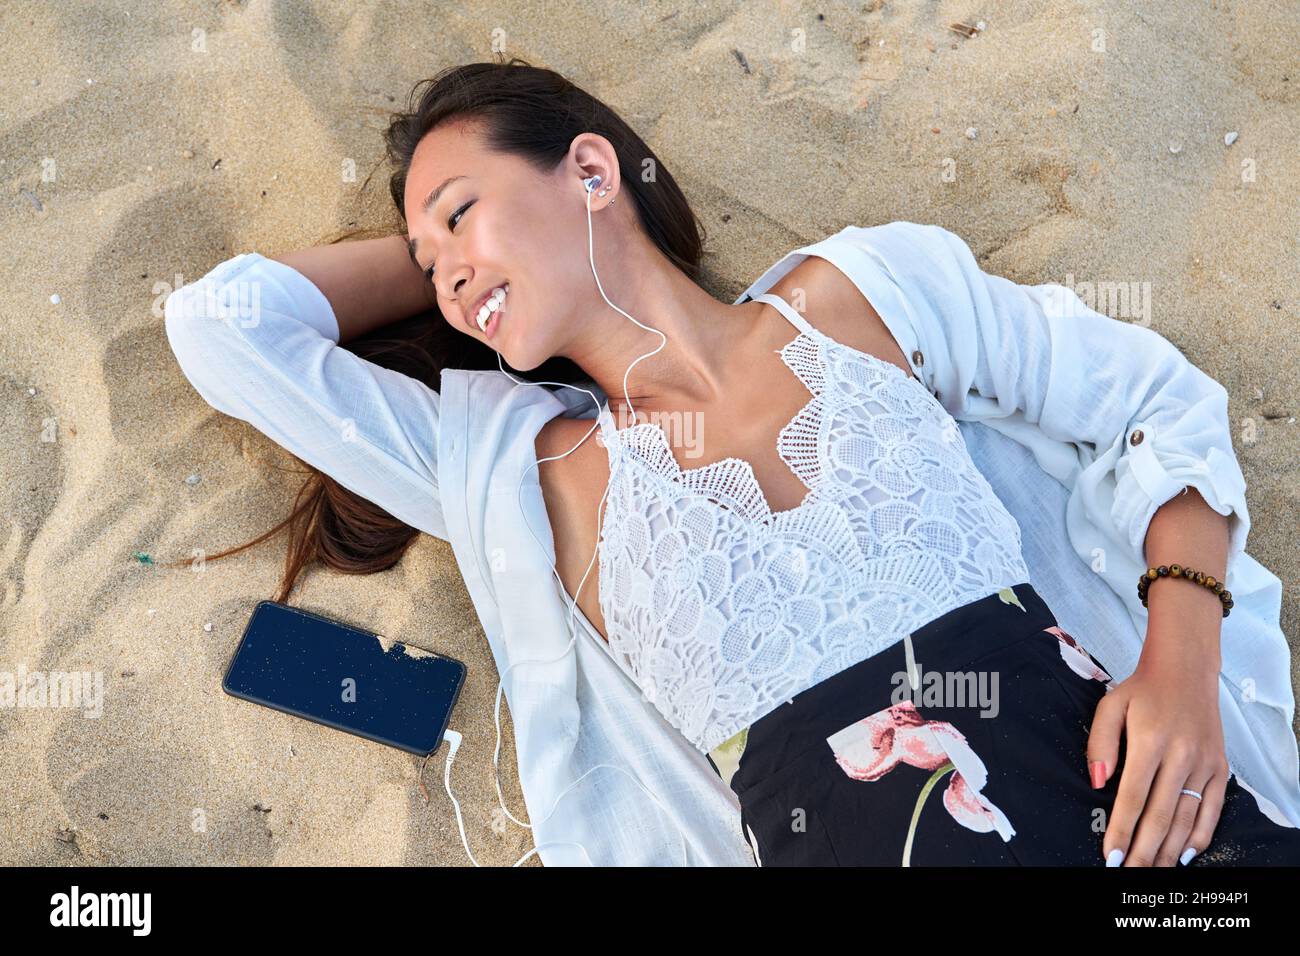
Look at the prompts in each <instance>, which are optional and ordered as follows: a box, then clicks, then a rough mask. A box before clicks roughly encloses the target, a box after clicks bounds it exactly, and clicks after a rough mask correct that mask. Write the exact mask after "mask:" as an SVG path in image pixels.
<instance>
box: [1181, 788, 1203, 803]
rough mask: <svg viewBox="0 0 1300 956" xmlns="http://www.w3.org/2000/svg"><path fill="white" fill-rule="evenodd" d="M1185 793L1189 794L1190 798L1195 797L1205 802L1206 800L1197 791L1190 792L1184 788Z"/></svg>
mask: <svg viewBox="0 0 1300 956" xmlns="http://www.w3.org/2000/svg"><path fill="white" fill-rule="evenodd" d="M1183 793H1185V794H1187V795H1188V796H1189V797H1195V798H1196V799H1197V800H1203V799H1205V798H1204V797H1202V796H1201V795H1200V794H1199V793H1197V792H1196V791H1195V790H1188V789H1187V788H1186V787H1183Z"/></svg>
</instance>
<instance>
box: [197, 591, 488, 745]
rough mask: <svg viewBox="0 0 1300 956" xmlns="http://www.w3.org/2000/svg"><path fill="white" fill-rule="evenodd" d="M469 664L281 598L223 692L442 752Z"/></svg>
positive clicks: (251, 631)
mask: <svg viewBox="0 0 1300 956" xmlns="http://www.w3.org/2000/svg"><path fill="white" fill-rule="evenodd" d="M464 682H465V665H464V664H462V663H461V662H460V661H458V660H455V659H453V658H450V657H444V656H443V655H441V654H432V653H430V652H428V651H424V650H420V649H418V648H414V647H410V646H408V645H405V644H402V643H401V642H398V641H388V640H385V639H381V638H380V637H379V635H377V634H374V633H372V632H370V631H364V630H361V629H360V628H356V627H352V626H350V625H347V624H343V623H341V622H339V621H333V620H330V619H329V618H327V617H321V616H320V615H319V614H312V613H311V612H310V611H304V610H302V609H300V608H294V607H289V606H288V605H286V604H280V603H277V602H275V601H262V602H260V603H259V604H258V605H257V607H256V608H254V609H253V614H252V616H251V617H250V618H249V620H248V626H247V627H246V628H245V629H244V636H243V638H242V639H241V640H240V642H239V647H238V648H237V649H236V650H235V655H234V657H233V658H232V659H231V661H230V667H229V668H228V669H227V670H226V677H225V680H224V681H222V685H221V686H222V689H223V690H225V692H226V693H227V694H230V695H232V696H234V697H239V698H241V699H243V700H248V701H252V702H253V703H255V704H262V705H264V706H266V707H272V708H274V709H276V710H280V711H284V712H285V713H287V714H293V715H294V716H296V717H302V718H305V719H306V720H311V721H315V722H316V723H318V724H324V725H325V726H327V727H333V728H335V729H337V730H344V731H347V732H348V733H351V734H356V735H357V736H359V737H365V738H366V739H367V740H373V741H375V742H376V743H381V744H387V745H388V746H390V747H397V748H399V749H401V750H405V751H407V752H408V753H413V754H418V755H419V756H427V755H428V754H431V753H432V752H433V751H435V750H437V749H438V745H439V743H440V742H441V741H442V735H443V733H444V732H445V731H446V729H447V723H448V721H449V720H450V719H451V711H452V708H453V707H454V706H455V705H456V699H457V698H458V697H459V696H460V688H461V685H462V684H463V683H464Z"/></svg>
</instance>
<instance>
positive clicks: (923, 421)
mask: <svg viewBox="0 0 1300 956" xmlns="http://www.w3.org/2000/svg"><path fill="white" fill-rule="evenodd" d="M782 304H784V303H782ZM781 311H782V312H784V311H785V310H784V309H782V310H781ZM787 317H789V316H787ZM792 321H793V320H792ZM800 328H801V330H800V334H799V335H798V336H797V337H796V338H795V339H793V340H792V341H791V342H790V343H789V344H787V345H786V346H785V348H783V349H781V350H780V355H781V358H782V361H783V362H784V363H785V365H786V366H787V367H788V368H789V369H790V370H791V371H792V372H793V373H794V374H795V375H797V376H798V377H799V379H800V380H801V381H802V382H803V383H804V385H805V386H806V387H807V388H808V390H809V392H810V393H811V396H812V397H811V399H810V401H809V402H808V403H807V405H805V406H804V407H803V409H801V410H800V411H799V413H798V414H797V415H796V416H795V417H794V419H793V420H792V421H790V422H789V423H788V424H787V425H786V426H785V427H784V428H783V429H782V430H781V432H780V436H779V439H778V451H779V453H780V455H781V458H782V459H783V460H784V461H785V462H786V463H787V464H788V465H789V467H790V468H791V470H792V471H793V472H794V473H795V474H796V475H797V476H798V477H799V478H800V480H801V481H802V482H803V483H804V485H805V486H806V487H807V488H808V493H807V495H806V497H805V498H804V500H803V501H802V502H801V503H800V504H799V505H798V506H797V507H795V508H793V509H791V510H788V511H781V512H773V511H772V510H771V508H770V507H769V506H768V503H767V500H766V496H765V495H764V493H763V490H762V488H761V487H760V486H759V484H758V481H757V478H756V477H755V475H754V472H753V469H752V467H751V466H750V465H749V463H748V462H746V461H744V460H743V459H738V458H728V459H724V460H722V461H718V462H714V463H711V464H709V465H704V466H701V467H698V468H690V469H682V468H681V467H680V466H679V465H678V464H677V462H676V460H675V458H674V457H673V453H672V450H671V447H670V446H669V444H668V438H667V435H666V434H665V433H664V431H663V430H662V428H660V426H659V425H658V424H657V423H656V422H653V421H644V422H640V423H638V424H635V425H632V426H630V427H628V428H624V429H616V428H615V427H614V425H613V422H612V417H611V416H610V414H609V411H608V409H603V410H602V413H601V427H602V432H603V439H604V443H605V445H606V448H607V450H608V454H609V459H610V484H609V490H608V497H607V502H606V506H605V514H604V517H603V519H602V521H601V539H600V543H599V546H598V553H599V562H600V595H599V597H600V608H601V612H602V614H603V615H604V618H605V625H606V632H607V636H608V638H609V651H610V653H611V654H612V655H613V656H614V658H615V660H616V661H618V663H619V665H620V666H621V667H622V668H623V670H624V671H625V672H627V673H628V675H629V676H630V677H631V678H632V679H633V680H634V681H635V682H636V683H637V685H638V686H639V687H640V688H641V690H642V692H643V693H644V695H645V697H646V699H647V700H648V701H649V702H650V703H651V704H652V705H654V706H655V707H656V708H657V709H658V710H659V711H660V713H662V714H663V715H664V717H665V718H666V719H667V720H668V721H669V723H671V724H672V725H673V726H674V727H676V728H677V729H678V730H680V731H681V732H682V733H683V734H684V735H685V736H686V737H687V738H688V739H689V740H690V741H691V742H692V743H693V744H694V745H695V746H696V747H697V748H698V749H700V750H701V751H703V752H706V753H707V752H708V751H710V750H712V749H713V748H714V747H716V746H717V745H719V744H721V743H722V742H724V741H726V740H728V739H729V738H731V737H733V736H734V735H735V734H737V733H738V732H739V731H740V730H742V729H743V728H745V727H748V726H749V725H750V724H752V723H753V722H754V721H756V720H758V718H760V717H762V716H763V715H764V714H767V713H768V712H770V711H771V710H773V709H775V708H776V707H778V706H780V705H781V704H783V703H785V702H786V701H787V700H789V699H790V698H792V697H793V696H794V695H796V694H798V693H800V692H801V691H803V690H806V689H808V688H809V687H812V686H815V685H816V684H818V683H820V682H821V681H822V680H824V679H826V678H828V677H831V676H833V675H834V674H837V673H839V672H840V671H842V670H844V669H845V668H847V667H851V666H852V665H854V664H856V663H858V662H859V661H862V660H865V659H866V658H868V657H870V656H872V655H874V654H876V653H878V652H879V651H881V650H883V649H885V648H886V647H889V646H890V645H892V644H893V643H895V642H897V641H899V640H902V638H903V637H904V636H905V635H907V634H909V633H911V632H912V631H914V630H916V629H917V628H918V627H919V626H921V625H922V624H925V623H927V622H929V621H931V620H933V619H934V618H936V617H938V616H940V615H941V614H943V613H945V612H946V611H949V610H951V609H953V608H956V607H960V606H962V605H964V604H967V603H970V602H971V601H975V600H978V599H980V598H982V597H984V596H986V595H988V594H992V593H994V592H997V591H998V590H1000V589H1001V588H1004V587H1008V586H1011V585H1014V584H1020V583H1023V582H1026V581H1028V580H1029V572H1028V569H1027V568H1026V566H1025V564H1024V560H1023V557H1022V555H1021V550H1020V528H1019V526H1018V525H1017V524H1016V522H1015V519H1014V518H1012V517H1011V515H1010V514H1009V513H1008V512H1007V510H1006V508H1005V507H1004V506H1003V504H1002V502H1001V501H999V500H998V498H997V496H996V494H995V493H994V491H993V489H992V488H991V487H990V486H989V484H988V482H987V480H985V478H984V477H983V475H981V474H980V472H979V470H978V469H977V468H976V466H975V464H974V462H973V461H972V460H971V458H970V456H969V454H968V453H967V450H966V445H965V441H964V439H963V438H962V435H961V432H960V430H959V429H958V428H957V424H956V422H955V421H954V420H953V419H952V417H951V416H950V415H949V414H948V413H947V411H946V410H945V409H944V408H943V406H942V405H941V404H940V403H939V402H938V400H937V399H936V398H935V397H934V396H933V395H932V394H930V392H929V391H927V390H926V388H925V386H924V385H922V384H921V383H920V382H919V381H917V380H916V379H914V378H912V376H910V375H908V374H907V373H905V372H904V371H903V370H902V369H901V368H899V367H898V366H896V365H893V364H892V363H889V362H886V361H884V360H882V359H878V358H876V357H874V356H871V355H868V354H866V353H864V352H860V351H858V350H856V349H852V348H849V347H848V346H844V345H841V344H840V343H838V342H836V341H835V340H834V339H831V338H830V337H829V336H826V335H824V334H822V333H820V332H818V331H817V330H816V329H815V328H813V327H812V326H810V325H807V324H806V323H804V324H803V325H802V326H801V327H800Z"/></svg>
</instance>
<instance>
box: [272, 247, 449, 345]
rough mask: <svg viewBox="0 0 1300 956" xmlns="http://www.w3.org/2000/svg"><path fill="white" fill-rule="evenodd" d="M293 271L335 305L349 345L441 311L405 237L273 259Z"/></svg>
mask: <svg viewBox="0 0 1300 956" xmlns="http://www.w3.org/2000/svg"><path fill="white" fill-rule="evenodd" d="M267 258H269V259H274V260H275V261H276V262H283V263H284V264H285V265H287V266H292V267H293V268H294V269H296V270H297V271H298V272H299V273H301V274H302V275H304V276H306V277H307V278H308V279H310V280H311V282H312V284H313V285H314V286H316V288H318V289H319V290H320V291H321V293H322V294H323V295H324V296H325V298H326V299H328V300H329V303H330V307H331V308H332V309H333V310H334V318H335V319H336V320H337V321H338V325H339V341H340V342H347V341H349V340H351V339H354V338H356V337H357V336H360V335H364V334H365V333H367V332H369V331H370V330H371V329H376V328H378V327H380V326H382V325H388V324H389V323H390V322H396V321H398V320H399V319H405V318H407V317H409V316H412V315H415V314H416V313H417V312H424V311H426V310H428V309H432V308H435V307H436V306H437V304H438V303H437V299H436V297H435V295H434V291H433V283H432V282H428V281H426V280H425V278H424V275H423V274H422V273H421V272H420V270H419V267H417V266H416V264H415V263H414V262H413V261H412V259H411V254H410V253H409V252H408V251H407V248H406V240H405V239H403V238H402V237H401V236H385V237H383V238H382V239H361V240H358V241H356V242H338V243H334V244H333V245H328V246H312V247H311V248H309V249H295V250H293V251H292V252H286V253H283V254H282V255H277V256H268V257H267Z"/></svg>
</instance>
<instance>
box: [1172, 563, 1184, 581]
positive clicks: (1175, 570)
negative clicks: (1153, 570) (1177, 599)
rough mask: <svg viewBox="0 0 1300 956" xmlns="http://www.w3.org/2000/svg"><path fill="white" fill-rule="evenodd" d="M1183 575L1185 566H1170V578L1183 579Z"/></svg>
mask: <svg viewBox="0 0 1300 956" xmlns="http://www.w3.org/2000/svg"><path fill="white" fill-rule="evenodd" d="M1182 573H1183V566H1182V565H1181V564H1171V565H1169V576H1170V577H1171V578H1177V577H1181V576H1182Z"/></svg>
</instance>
